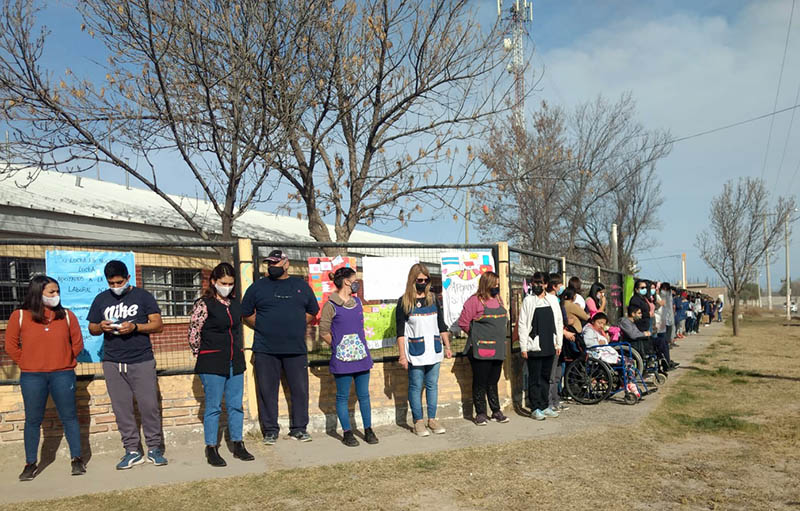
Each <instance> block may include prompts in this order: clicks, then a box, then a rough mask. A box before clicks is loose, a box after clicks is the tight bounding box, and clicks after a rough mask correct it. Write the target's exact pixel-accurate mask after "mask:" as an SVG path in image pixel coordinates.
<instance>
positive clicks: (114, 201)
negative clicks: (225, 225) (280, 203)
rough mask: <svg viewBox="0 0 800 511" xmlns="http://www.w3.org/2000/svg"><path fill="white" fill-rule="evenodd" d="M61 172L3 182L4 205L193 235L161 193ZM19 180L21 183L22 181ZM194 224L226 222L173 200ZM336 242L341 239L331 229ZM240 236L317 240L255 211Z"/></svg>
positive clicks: (373, 238)
mask: <svg viewBox="0 0 800 511" xmlns="http://www.w3.org/2000/svg"><path fill="white" fill-rule="evenodd" d="M77 177H78V176H77V175H75V174H63V173H60V172H48V171H42V172H41V173H40V174H39V175H38V177H37V178H36V180H35V181H34V182H33V183H31V184H30V185H28V186H27V187H25V188H20V187H18V186H17V184H16V183H15V180H14V179H5V180H0V206H2V205H7V206H15V207H23V208H28V209H32V210H42V211H53V212H56V213H62V214H65V215H74V216H83V217H90V218H91V217H94V218H102V219H106V220H116V221H120V222H128V223H134V224H145V225H151V226H152V225H154V226H161V227H166V228H171V229H181V230H191V229H190V227H189V225H188V223H187V222H186V220H184V218H183V217H182V216H181V215H179V214H178V212H177V211H176V210H175V209H174V208H173V207H172V206H170V205H169V204H168V203H167V201H165V200H164V199H162V198H161V197H159V196H158V195H156V193H154V192H152V191H150V190H145V189H141V188H126V187H125V186H124V185H120V184H116V183H112V182H108V181H99V180H97V179H90V178H86V177H84V176H80V186H78V185H77V179H76V178H77ZM17 181H20V180H19V179H17ZM170 197H172V199H173V200H175V202H177V203H178V204H180V206H181V208H182V209H184V210H185V211H188V212H191V213H192V214H193V216H194V220H195V221H196V222H197V223H198V224H199V225H201V226H202V227H203V229H204V230H206V231H208V232H215V233H218V232H219V231H220V230H221V222H220V220H219V217H218V216H217V214H216V212H215V211H214V208H213V207H212V205H211V203H210V202H208V201H204V200H198V199H194V198H187V197H180V196H176V195H171V196H170ZM328 230H329V231H330V233H331V239H333V240H335V239H336V235H335V232H334V230H333V226H331V225H328ZM234 235H235V236H237V237H242V238H254V239H270V240H276V241H278V240H280V241H314V239H313V238H312V237H311V236H310V235H309V234H308V222H307V220H300V219H297V218H293V217H288V216H281V215H275V214H272V213H267V212H264V211H257V210H252V209H251V210H249V211H246V212H245V213H244V214H243V215H242V216H241V217H239V218H238V219H237V220H236V222H235V223H234ZM350 241H351V242H362V243H413V242H412V241H410V240H405V239H402V238H396V237H393V236H386V235H382V234H376V233H371V232H365V231H360V230H356V231H354V232H353V234H352V235H351V237H350Z"/></svg>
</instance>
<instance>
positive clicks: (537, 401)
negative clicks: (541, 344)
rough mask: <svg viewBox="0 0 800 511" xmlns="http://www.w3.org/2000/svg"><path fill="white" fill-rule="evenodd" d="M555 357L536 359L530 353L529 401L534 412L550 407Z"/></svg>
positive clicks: (528, 362)
mask: <svg viewBox="0 0 800 511" xmlns="http://www.w3.org/2000/svg"><path fill="white" fill-rule="evenodd" d="M554 357H555V355H550V356H549V357H535V356H533V355H531V353H530V352H528V361H527V364H528V399H529V400H530V402H531V408H532V409H533V410H544V409H545V408H548V407H549V406H550V400H549V393H550V373H551V372H552V369H553V358H554Z"/></svg>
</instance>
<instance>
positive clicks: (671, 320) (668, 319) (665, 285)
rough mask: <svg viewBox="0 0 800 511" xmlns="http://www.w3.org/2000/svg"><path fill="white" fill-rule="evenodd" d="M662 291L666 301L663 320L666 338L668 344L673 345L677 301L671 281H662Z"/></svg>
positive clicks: (663, 298) (662, 296)
mask: <svg viewBox="0 0 800 511" xmlns="http://www.w3.org/2000/svg"><path fill="white" fill-rule="evenodd" d="M660 293H661V299H662V301H663V302H664V305H663V307H664V311H663V315H664V316H663V320H664V325H665V327H666V331H665V334H664V339H665V341H666V342H667V346H671V345H672V339H673V338H674V337H675V303H674V301H673V300H672V286H671V285H670V284H669V282H662V283H661V288H660Z"/></svg>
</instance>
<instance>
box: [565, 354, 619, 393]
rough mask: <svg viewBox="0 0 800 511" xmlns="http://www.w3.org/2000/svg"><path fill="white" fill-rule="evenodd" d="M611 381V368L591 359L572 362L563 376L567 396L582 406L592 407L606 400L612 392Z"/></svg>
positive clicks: (612, 377) (612, 378)
mask: <svg viewBox="0 0 800 511" xmlns="http://www.w3.org/2000/svg"><path fill="white" fill-rule="evenodd" d="M613 380H614V372H613V371H612V370H611V368H610V367H608V365H607V364H605V363H604V362H602V361H600V360H595V359H593V358H591V357H586V359H578V360H575V361H573V362H572V363H570V364H569V366H567V371H566V374H565V375H564V381H565V384H566V387H567V394H569V395H570V396H571V397H572V399H574V400H575V401H577V402H578V403H581V404H584V405H593V404H596V403H599V402H600V401H602V400H604V399H606V398H608V396H609V395H611V391H612V390H613V387H612V385H613Z"/></svg>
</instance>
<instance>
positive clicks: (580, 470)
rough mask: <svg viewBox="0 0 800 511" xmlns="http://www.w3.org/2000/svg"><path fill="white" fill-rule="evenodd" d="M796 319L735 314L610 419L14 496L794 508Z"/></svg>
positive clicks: (112, 505) (207, 505) (94, 500)
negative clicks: (782, 321)
mask: <svg viewBox="0 0 800 511" xmlns="http://www.w3.org/2000/svg"><path fill="white" fill-rule="evenodd" d="M798 341H800V332H798V333H794V332H793V331H792V329H787V328H783V327H780V326H778V324H777V323H776V321H775V320H771V319H769V318H754V319H752V320H748V321H745V322H743V333H742V335H741V336H740V337H739V338H736V339H727V338H726V339H723V338H720V339H718V340H717V341H716V342H715V343H714V344H712V345H711V346H709V348H708V349H707V350H706V351H705V353H703V354H702V355H701V356H698V357H697V359H696V361H695V363H694V364H693V367H690V368H688V370H687V371H686V374H685V375H684V376H683V377H682V378H681V380H680V381H679V382H677V383H676V384H674V385H670V386H669V387H668V389H667V391H666V392H667V395H666V397H665V399H664V400H663V401H662V403H661V404H660V406H659V407H658V409H657V410H656V411H655V412H654V413H653V414H652V415H651V416H649V417H648V418H646V419H645V420H644V421H643V422H642V423H640V424H636V425H631V426H627V427H625V428H620V429H618V430H615V431H601V432H594V433H593V434H588V433H582V434H580V435H575V436H570V437H560V438H556V439H547V440H527V441H523V442H515V443H508V444H502V445H497V446H493V447H482V448H475V449H461V450H455V451H449V452H444V453H437V454H430V455H415V456H405V457H393V458H384V459H380V460H376V461H372V462H362V463H357V464H339V465H332V466H325V467H318V468H310V469H296V470H286V471H280V472H274V473H269V474H264V475H258V476H247V477H238V478H231V479H221V480H213V481H202V482H194V483H187V484H179V485H171V486H164V487H156V488H145V489H138V490H131V491H124V492H113V493H108V494H103V495H92V496H85V497H78V498H70V499H63V500H57V501H49V502H46V503H37V504H34V505H31V504H25V505H19V506H16V507H14V506H12V507H11V508H10V509H23V508H24V509H31V508H46V509H50V510H62V509H63V510H74V509H81V510H91V509H103V510H113V509H135V508H144V509H147V508H151V507H153V505H154V504H157V505H158V507H159V508H162V509H188V508H191V509H213V508H216V509H287V510H293V509H310V508H317V509H359V510H361V509H376V510H390V509H391V510H394V509H439V510H449V509H481V508H487V507H492V508H499V509H503V508H506V509H532V508H545V509H588V508H590V507H591V508H595V509H611V508H619V507H620V505H621V504H624V505H625V507H627V508H628V509H648V510H649V509H798V508H800V491H799V490H798V487H797V479H796V477H797V474H798V473H800V419H798V417H800V402H799V401H798V397H797V396H798V395H800V392H799V391H800V342H798Z"/></svg>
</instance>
